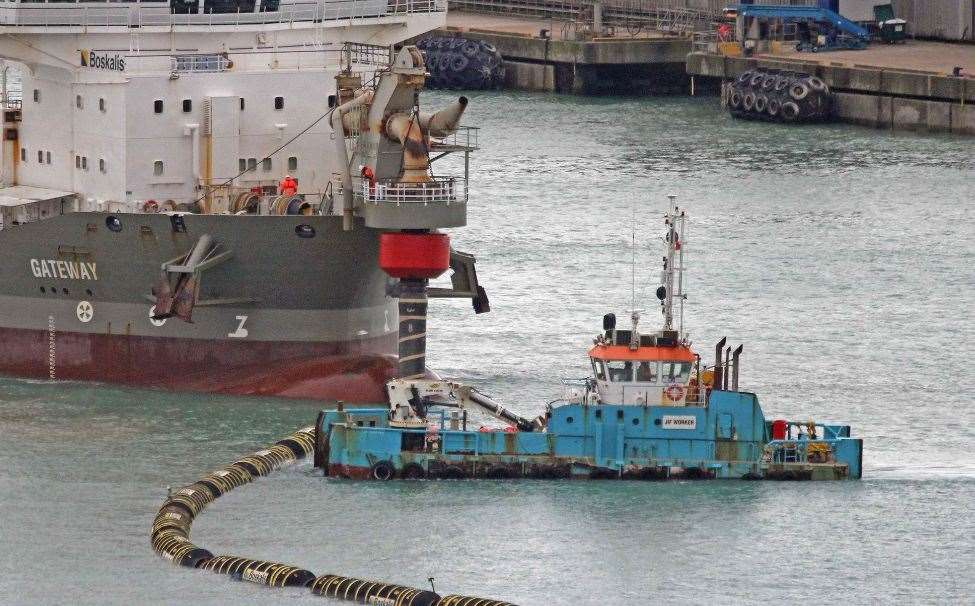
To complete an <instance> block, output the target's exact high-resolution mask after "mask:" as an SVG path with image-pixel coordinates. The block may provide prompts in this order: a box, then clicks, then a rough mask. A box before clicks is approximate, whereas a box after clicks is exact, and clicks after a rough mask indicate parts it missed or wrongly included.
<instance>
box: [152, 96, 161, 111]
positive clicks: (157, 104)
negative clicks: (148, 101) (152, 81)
mask: <svg viewBox="0 0 975 606" xmlns="http://www.w3.org/2000/svg"><path fill="white" fill-rule="evenodd" d="M152 111H153V112H155V113H157V114H161V113H162V112H163V102H162V99H156V100H155V101H153V102H152Z"/></svg>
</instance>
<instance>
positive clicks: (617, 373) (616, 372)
mask: <svg viewBox="0 0 975 606" xmlns="http://www.w3.org/2000/svg"><path fill="white" fill-rule="evenodd" d="M606 367H607V368H608V370H609V380H610V381H612V382H614V383H629V382H630V381H632V380H633V363H632V362H624V361H622V360H619V361H617V360H611V361H609V362H606Z"/></svg>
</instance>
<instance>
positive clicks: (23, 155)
mask: <svg viewBox="0 0 975 606" xmlns="http://www.w3.org/2000/svg"><path fill="white" fill-rule="evenodd" d="M20 161H21V162H27V148H26V147H21V148H20Z"/></svg>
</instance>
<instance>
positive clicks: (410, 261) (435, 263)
mask: <svg viewBox="0 0 975 606" xmlns="http://www.w3.org/2000/svg"><path fill="white" fill-rule="evenodd" d="M379 267H381V268H382V270H383V271H385V272H386V273H387V274H389V275H390V276H392V277H394V278H401V279H409V278H413V279H430V278H436V277H437V276H439V275H440V274H442V273H443V272H445V271H447V268H448V267H450V238H449V237H448V236H447V234H439V233H426V234H406V233H400V232H393V233H385V234H381V235H380V236H379Z"/></svg>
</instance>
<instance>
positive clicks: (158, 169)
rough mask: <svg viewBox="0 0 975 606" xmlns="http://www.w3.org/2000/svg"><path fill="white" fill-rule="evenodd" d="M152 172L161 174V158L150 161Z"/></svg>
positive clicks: (157, 174)
mask: <svg viewBox="0 0 975 606" xmlns="http://www.w3.org/2000/svg"><path fill="white" fill-rule="evenodd" d="M152 174H153V175H155V176H157V177H159V176H161V175H162V174H163V162H162V160H156V161H155V162H153V163H152Z"/></svg>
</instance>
